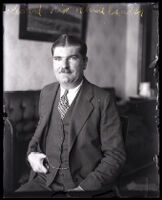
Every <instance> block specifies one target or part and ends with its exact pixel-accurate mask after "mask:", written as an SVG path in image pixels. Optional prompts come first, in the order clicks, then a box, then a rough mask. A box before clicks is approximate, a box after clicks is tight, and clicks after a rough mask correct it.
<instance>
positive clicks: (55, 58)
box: [53, 57, 61, 61]
mask: <svg viewBox="0 0 162 200" xmlns="http://www.w3.org/2000/svg"><path fill="white" fill-rule="evenodd" d="M53 59H54V60H57V61H60V60H61V57H54V58H53Z"/></svg>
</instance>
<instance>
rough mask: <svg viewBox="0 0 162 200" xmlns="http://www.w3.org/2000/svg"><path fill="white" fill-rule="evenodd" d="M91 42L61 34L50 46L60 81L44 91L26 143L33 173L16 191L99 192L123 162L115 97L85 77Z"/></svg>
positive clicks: (112, 179)
mask: <svg viewBox="0 0 162 200" xmlns="http://www.w3.org/2000/svg"><path fill="white" fill-rule="evenodd" d="M86 53H87V46H86V44H85V43H82V42H81V41H79V40H78V39H76V38H75V37H72V36H68V35H66V34H64V35H61V36H60V37H59V38H58V39H57V40H56V42H55V43H54V44H53V46H52V57H53V69H54V72H55V76H56V79H57V81H58V82H57V83H52V84H50V85H48V86H46V87H45V88H43V90H42V91H41V95H40V102H39V115H40V120H39V123H38V127H37V129H36V131H35V134H34V136H33V138H32V139H31V141H30V143H29V147H28V152H27V155H28V161H29V163H30V166H31V168H32V172H31V173H32V174H31V176H30V180H29V182H28V183H26V184H25V185H23V186H22V187H21V188H20V189H18V191H100V190H102V189H103V188H111V187H112V186H113V184H114V182H115V180H116V178H117V177H118V175H119V174H120V172H121V169H122V167H123V165H124V163H125V158H126V154H125V150H124V144H123V139H122V133H121V124H120V118H119V115H118V112H117V110H116V105H115V103H114V101H113V98H112V96H111V95H110V94H109V93H108V92H107V91H105V90H103V89H101V88H99V87H97V86H95V85H93V84H91V83H89V82H88V81H87V80H86V79H85V77H84V73H83V72H84V70H85V69H86V66H87V61H88V58H87V56H86Z"/></svg>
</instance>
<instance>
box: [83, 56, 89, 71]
mask: <svg viewBox="0 0 162 200" xmlns="http://www.w3.org/2000/svg"><path fill="white" fill-rule="evenodd" d="M83 62H84V65H83V69H86V67H87V63H88V57H87V56H86V57H85V58H84V60H83Z"/></svg>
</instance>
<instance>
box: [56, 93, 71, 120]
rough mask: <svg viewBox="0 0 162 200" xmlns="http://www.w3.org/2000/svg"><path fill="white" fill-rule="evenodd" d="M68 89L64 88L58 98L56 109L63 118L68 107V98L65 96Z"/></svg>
mask: <svg viewBox="0 0 162 200" xmlns="http://www.w3.org/2000/svg"><path fill="white" fill-rule="evenodd" d="M67 93H68V90H65V92H64V95H63V96H62V97H61V98H60V101H59V104H58V111H59V113H60V115H61V119H64V117H65V114H66V112H67V111H68V109H69V108H70V106H69V102H68V98H67Z"/></svg>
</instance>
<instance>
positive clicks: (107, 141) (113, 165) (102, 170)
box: [79, 95, 126, 191]
mask: <svg viewBox="0 0 162 200" xmlns="http://www.w3.org/2000/svg"><path fill="white" fill-rule="evenodd" d="M101 113H102V114H101V121H100V137H101V151H102V155H103V157H102V159H101V161H100V163H99V164H98V166H96V168H95V170H94V171H92V172H91V173H90V174H89V175H88V176H87V177H86V178H85V179H84V180H83V181H82V182H81V183H80V184H79V185H80V186H81V187H82V188H83V189H84V190H85V191H96V190H101V189H103V188H104V187H105V186H106V188H109V187H110V188H111V186H112V185H113V184H114V182H115V180H116V178H117V177H118V176H119V174H120V172H121V169H122V167H123V165H124V163H125V161H126V152H125V148H124V142H123V137H122V132H121V122H120V117H119V114H118V111H117V108H116V104H115V101H114V100H113V98H112V97H110V96H109V95H108V96H107V98H105V100H104V102H103V103H102V105H101Z"/></svg>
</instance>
